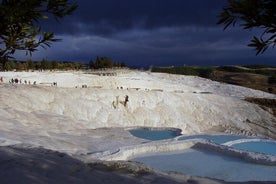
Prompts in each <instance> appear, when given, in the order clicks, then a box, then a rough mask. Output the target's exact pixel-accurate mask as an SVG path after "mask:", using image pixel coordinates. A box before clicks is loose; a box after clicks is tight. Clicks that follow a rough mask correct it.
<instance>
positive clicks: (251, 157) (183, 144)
mask: <svg viewBox="0 0 276 184" xmlns="http://www.w3.org/2000/svg"><path fill="white" fill-rule="evenodd" d="M189 148H196V149H201V150H208V151H214V152H219V153H221V154H223V155H227V156H231V157H237V158H240V159H242V160H246V161H248V162H253V163H257V164H262V165H273V166H276V156H275V155H266V154H261V153H255V152H250V151H245V150H239V149H235V148H232V147H229V146H226V145H219V144H216V143H212V142H210V141H208V140H205V139H189V140H173V139H171V140H164V141H153V142H148V143H145V144H139V145H134V146H127V147H121V148H119V149H118V150H113V151H105V152H101V153H94V154H90V155H87V156H88V157H89V159H96V160H105V161H115V160H129V159H131V158H134V157H137V156H140V155H152V154H154V153H164V152H176V151H178V152H179V151H184V150H185V149H189ZM88 157H87V158H88Z"/></svg>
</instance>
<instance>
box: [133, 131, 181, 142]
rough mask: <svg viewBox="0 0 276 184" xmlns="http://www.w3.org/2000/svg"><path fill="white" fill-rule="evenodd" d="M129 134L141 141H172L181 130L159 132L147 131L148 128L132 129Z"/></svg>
mask: <svg viewBox="0 0 276 184" xmlns="http://www.w3.org/2000/svg"><path fill="white" fill-rule="evenodd" d="M129 132H130V133H131V134H132V135H133V136H135V137H139V138H142V139H147V140H151V141H156V140H164V139H172V138H175V137H176V136H179V135H180V132H181V130H178V129H176V130H170V129H168V130H159V129H149V128H139V129H132V130H129Z"/></svg>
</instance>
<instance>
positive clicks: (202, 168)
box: [132, 149, 276, 182]
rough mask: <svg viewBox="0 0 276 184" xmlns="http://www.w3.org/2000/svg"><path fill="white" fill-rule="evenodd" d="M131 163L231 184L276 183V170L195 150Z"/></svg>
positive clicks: (151, 157) (138, 159)
mask: <svg viewBox="0 0 276 184" xmlns="http://www.w3.org/2000/svg"><path fill="white" fill-rule="evenodd" d="M132 160H134V161H138V162H143V163H145V164H146V165H148V166H150V167H152V168H154V169H157V170H160V171H176V172H181V173H185V174H189V175H192V176H201V177H210V178H215V179H221V180H225V181H230V182H241V181H276V166H266V165H258V164H253V163H249V162H245V161H243V160H241V159H238V158H232V157H229V156H225V155H223V154H219V153H216V152H209V151H202V150H196V149H187V150H184V151H183V152H181V153H175V152H170V153H166V154H159V155H154V156H145V157H136V158H134V159H132Z"/></svg>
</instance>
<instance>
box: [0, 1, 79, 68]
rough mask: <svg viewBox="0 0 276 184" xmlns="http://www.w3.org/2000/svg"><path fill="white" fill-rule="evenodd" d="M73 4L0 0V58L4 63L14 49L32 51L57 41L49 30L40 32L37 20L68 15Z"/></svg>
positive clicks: (73, 6)
mask: <svg viewBox="0 0 276 184" xmlns="http://www.w3.org/2000/svg"><path fill="white" fill-rule="evenodd" d="M76 8H77V5H76V4H74V3H70V2H69V1H68V0H2V1H1V2H0V17H1V23H0V62H1V63H2V65H4V67H3V66H2V68H9V67H10V66H7V67H6V66H5V65H6V62H8V59H11V58H12V55H13V54H14V53H15V52H16V51H18V50H21V51H26V54H30V55H31V54H32V52H34V51H36V50H37V48H38V47H40V46H41V47H43V48H47V47H50V46H51V44H52V43H53V42H56V41H59V40H60V39H56V38H55V35H54V33H52V32H42V28H41V26H40V25H39V22H40V21H41V20H43V19H48V18H50V17H52V18H54V19H58V20H59V19H61V18H63V17H64V16H66V15H70V14H71V13H72V12H73V11H74V10H75V9H76Z"/></svg>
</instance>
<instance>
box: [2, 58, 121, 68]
mask: <svg viewBox="0 0 276 184" xmlns="http://www.w3.org/2000/svg"><path fill="white" fill-rule="evenodd" d="M123 67H126V64H125V63H124V62H114V61H113V60H112V59H111V58H109V57H97V58H96V60H95V61H93V60H90V61H89V63H88V64H85V63H84V62H68V61H56V60H54V61H49V60H46V59H43V60H41V61H32V60H31V59H29V60H27V61H14V60H8V61H7V62H6V63H5V64H3V63H1V62H0V70H1V71H13V70H16V71H29V70H80V69H102V68H123Z"/></svg>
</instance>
